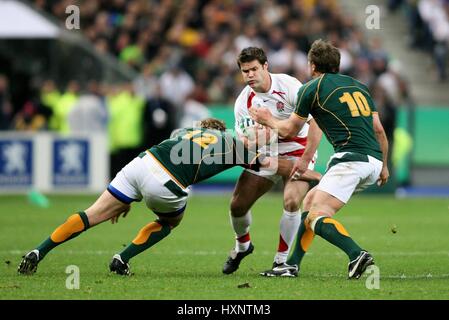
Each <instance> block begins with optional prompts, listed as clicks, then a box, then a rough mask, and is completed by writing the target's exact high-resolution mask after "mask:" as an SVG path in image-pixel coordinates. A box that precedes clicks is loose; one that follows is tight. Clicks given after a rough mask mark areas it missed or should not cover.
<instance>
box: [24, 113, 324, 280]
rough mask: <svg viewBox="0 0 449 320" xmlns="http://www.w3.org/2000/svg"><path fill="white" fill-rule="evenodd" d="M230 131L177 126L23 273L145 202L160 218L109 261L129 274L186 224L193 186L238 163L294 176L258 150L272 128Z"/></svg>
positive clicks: (37, 252) (30, 257)
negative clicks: (241, 134) (133, 263)
mask: <svg viewBox="0 0 449 320" xmlns="http://www.w3.org/2000/svg"><path fill="white" fill-rule="evenodd" d="M258 129H262V130H260V131H259V130H258ZM225 130H226V127H225V125H224V123H223V122H222V121H220V120H217V119H212V118H209V119H205V120H203V121H201V122H200V125H199V126H198V128H191V129H181V130H178V131H177V132H176V134H174V135H172V136H173V137H172V138H171V139H167V140H165V141H163V142H162V143H160V144H159V145H156V146H153V147H151V148H150V149H148V150H146V151H144V152H142V153H141V154H140V155H139V156H138V157H136V158H135V159H134V160H132V161H131V162H130V163H128V164H127V165H126V166H125V167H123V169H122V170H121V171H120V172H119V173H118V174H117V175H116V177H115V178H114V179H113V180H112V181H111V183H110V184H109V186H108V188H107V190H106V191H104V192H103V194H102V195H101V196H100V197H99V198H98V199H97V201H96V202H95V203H94V204H93V205H91V206H90V207H89V208H87V209H86V210H85V211H81V212H77V213H75V214H73V215H71V216H70V217H68V219H67V221H66V222H65V223H63V224H62V225H60V226H59V227H57V228H56V229H55V230H54V232H53V233H52V234H51V235H50V237H49V238H47V239H46V240H45V241H44V242H42V243H41V244H40V245H39V246H37V247H36V248H35V249H34V250H32V251H30V252H28V253H27V254H26V255H25V256H24V257H23V260H22V261H21V263H20V265H19V268H18V272H19V273H20V274H33V273H34V272H35V271H36V269H37V266H38V263H40V261H42V259H43V258H44V257H45V255H46V254H47V253H48V252H49V251H50V250H52V249H53V248H55V247H56V246H58V245H60V244H62V243H64V242H66V241H68V240H71V239H73V238H75V237H76V236H78V235H79V234H81V233H82V232H84V231H86V230H87V229H88V228H90V227H93V226H95V225H98V224H99V223H102V222H104V221H106V220H111V222H112V223H116V222H118V219H119V217H120V216H121V215H122V214H123V217H125V216H126V215H127V213H128V212H129V210H130V208H131V206H130V204H131V203H132V202H133V201H141V200H144V201H145V204H146V206H147V207H148V208H149V209H151V210H152V211H153V212H154V213H155V214H156V215H157V216H158V219H157V220H155V221H153V222H151V223H149V224H147V225H146V226H144V227H143V228H142V229H141V230H140V231H139V233H138V234H137V236H136V238H135V239H134V240H133V241H132V243H131V244H130V245H129V246H128V247H126V248H125V249H124V250H123V251H122V252H121V253H119V254H116V255H114V256H113V258H112V261H111V263H110V265H109V268H110V270H111V272H114V273H117V274H120V275H129V274H130V267H129V263H128V262H129V260H130V259H131V258H132V257H134V256H136V255H137V254H139V253H141V252H142V251H144V250H146V249H148V248H150V247H151V246H153V245H154V244H156V243H157V242H159V241H160V240H162V239H163V238H165V237H166V236H167V235H168V234H169V233H170V232H171V229H173V228H174V227H176V226H177V225H178V224H179V223H180V222H181V219H182V218H183V215H184V210H185V208H186V203H187V198H188V195H189V191H190V188H189V186H190V185H192V184H195V183H197V182H200V181H203V180H205V179H207V178H210V177H212V176H214V175H216V174H218V173H220V172H222V171H224V170H226V169H229V168H232V167H234V166H237V165H239V166H243V167H245V168H251V169H253V170H258V169H259V168H260V167H268V168H272V169H273V170H275V171H277V172H278V173H279V174H283V175H286V176H288V175H289V173H290V171H291V169H292V167H293V162H291V161H288V160H281V159H280V160H277V159H276V158H268V157H264V156H263V155H260V154H259V153H257V151H256V150H257V146H258V138H259V136H260V139H261V140H264V139H262V138H264V137H265V136H266V137H267V140H266V141H269V140H268V138H269V134H270V133H269V130H265V129H263V128H257V130H256V133H257V134H255V135H254V137H255V138H254V139H252V141H248V139H246V138H245V139H246V140H245V139H244V141H240V140H237V139H235V138H234V137H233V135H232V134H231V133H229V132H226V131H225ZM264 135H265V136H264ZM252 150H253V151H252ZM308 174H310V175H309V176H308V177H306V179H305V180H308V179H309V178H310V180H315V179H316V180H319V177H320V175H319V174H318V173H315V172H311V171H308Z"/></svg>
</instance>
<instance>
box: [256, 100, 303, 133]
mask: <svg viewBox="0 0 449 320" xmlns="http://www.w3.org/2000/svg"><path fill="white" fill-rule="evenodd" d="M249 113H250V115H251V117H252V118H253V119H254V120H255V121H256V122H258V123H260V124H262V125H265V126H267V127H270V128H272V129H274V130H277V132H278V135H279V137H281V138H293V137H294V136H296V135H297V134H298V132H299V131H300V130H301V129H302V127H303V126H304V124H305V123H306V120H305V119H302V118H300V117H298V116H296V115H294V114H292V115H290V118H288V119H284V120H280V119H276V118H275V117H273V115H272V114H271V112H270V110H268V109H267V108H257V107H252V108H251V109H249Z"/></svg>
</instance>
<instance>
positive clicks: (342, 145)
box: [295, 73, 382, 160]
mask: <svg viewBox="0 0 449 320" xmlns="http://www.w3.org/2000/svg"><path fill="white" fill-rule="evenodd" d="M375 112H376V107H375V105H374V103H373V100H372V99H371V95H370V93H369V91H368V88H367V87H366V86H365V85H363V84H362V83H360V82H359V81H357V80H355V79H354V78H351V77H349V76H345V75H341V74H338V73H337V74H332V73H324V74H322V75H321V76H319V77H318V78H316V79H313V80H311V81H309V82H308V83H306V84H304V85H303V86H302V87H301V88H300V89H299V91H298V97H297V101H296V109H295V114H296V115H297V116H299V117H300V118H303V119H307V116H308V115H309V113H310V114H311V115H312V116H313V118H314V119H315V121H316V122H317V124H318V125H319V127H320V128H321V130H323V132H324V134H325V135H326V137H327V140H328V141H329V142H330V143H331V144H332V146H333V147H334V151H335V152H356V153H361V154H366V155H370V156H373V157H374V158H376V159H379V160H382V151H381V150H380V146H379V143H378V142H377V139H376V136H375V134H374V129H373V116H372V114H373V113H375Z"/></svg>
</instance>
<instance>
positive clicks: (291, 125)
mask: <svg viewBox="0 0 449 320" xmlns="http://www.w3.org/2000/svg"><path fill="white" fill-rule="evenodd" d="M311 83H312V82H309V83H308V84H306V85H304V86H302V87H301V88H299V91H298V94H297V96H298V102H297V103H296V109H295V111H294V112H292V114H291V115H290V117H289V118H288V119H285V120H279V119H276V118H274V117H273V115H272V114H271V112H270V110H268V109H267V108H251V109H249V113H250V114H251V116H252V117H253V119H254V120H255V121H256V122H258V123H260V124H264V125H266V126H268V127H270V128H272V129H275V130H277V131H278V135H279V136H280V137H282V138H287V139H288V138H293V137H295V136H296V135H297V134H298V132H299V131H300V130H301V129H302V127H303V126H304V124H305V123H306V122H307V118H308V116H309V113H310V109H311V107H312V105H313V102H314V96H315V90H314V89H313V88H312V86H311V85H310V84H311Z"/></svg>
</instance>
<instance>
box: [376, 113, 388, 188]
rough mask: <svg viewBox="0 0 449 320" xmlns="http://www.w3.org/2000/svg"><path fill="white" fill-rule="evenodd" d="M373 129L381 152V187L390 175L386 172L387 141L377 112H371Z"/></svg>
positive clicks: (379, 181)
mask: <svg viewBox="0 0 449 320" xmlns="http://www.w3.org/2000/svg"><path fill="white" fill-rule="evenodd" d="M373 127H374V133H375V135H376V139H377V141H378V142H379V145H380V150H381V151H382V162H383V166H382V171H381V172H380V176H379V180H378V183H377V184H378V185H379V186H383V185H384V184H385V183H387V181H388V177H389V176H390V173H389V171H388V139H387V136H386V134H385V130H384V127H383V126H382V123H381V122H380V119H379V114H378V113H377V112H373Z"/></svg>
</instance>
